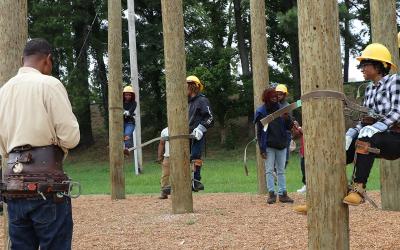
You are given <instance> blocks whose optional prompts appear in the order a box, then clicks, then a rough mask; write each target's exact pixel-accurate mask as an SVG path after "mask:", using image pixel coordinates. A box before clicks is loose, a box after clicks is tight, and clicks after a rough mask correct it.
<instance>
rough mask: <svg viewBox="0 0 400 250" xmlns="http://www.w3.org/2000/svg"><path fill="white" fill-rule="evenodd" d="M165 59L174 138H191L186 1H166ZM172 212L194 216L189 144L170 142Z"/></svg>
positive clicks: (178, 140)
mask: <svg viewBox="0 0 400 250" xmlns="http://www.w3.org/2000/svg"><path fill="white" fill-rule="evenodd" d="M161 7H162V22H163V35H164V56H165V70H166V81H167V87H166V92H167V115H168V132H169V135H170V136H173V135H180V134H187V133H188V131H189V126H188V124H189V121H188V101H187V100H188V99H187V98H188V97H187V84H186V57H185V42H184V31H183V6H182V0H162V1H161ZM170 166H171V178H172V182H171V188H172V212H173V213H174V214H181V213H191V212H193V198H192V188H191V172H190V171H191V169H190V168H189V141H188V139H187V138H182V139H176V140H171V141H170Z"/></svg>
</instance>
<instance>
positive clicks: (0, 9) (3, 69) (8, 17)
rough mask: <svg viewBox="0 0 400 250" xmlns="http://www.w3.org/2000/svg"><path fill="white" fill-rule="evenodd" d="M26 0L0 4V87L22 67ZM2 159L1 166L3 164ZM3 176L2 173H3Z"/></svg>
mask: <svg viewBox="0 0 400 250" xmlns="http://www.w3.org/2000/svg"><path fill="white" fill-rule="evenodd" d="M27 12H28V4H27V1H26V0H4V1H2V2H1V4H0V34H2V36H1V39H0V62H1V63H0V86H2V85H3V84H4V83H6V82H7V81H8V80H9V79H10V78H11V77H13V76H14V75H15V74H16V73H17V71H18V68H19V67H21V65H22V61H21V58H22V51H23V49H24V46H25V44H26V40H27V38H28V23H27ZM5 162H7V161H6V159H3V161H2V164H5ZM3 174H4V172H3ZM7 218H8V216H7V206H6V204H4V249H5V250H7V249H10V248H11V246H10V238H9V237H8V221H7Z"/></svg>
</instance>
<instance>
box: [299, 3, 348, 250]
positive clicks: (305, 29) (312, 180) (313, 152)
mask: <svg viewBox="0 0 400 250" xmlns="http://www.w3.org/2000/svg"><path fill="white" fill-rule="evenodd" d="M338 16H339V15H338V4H337V1H336V0H325V1H318V0H312V1H310V0H299V2H298V18H299V22H298V23H299V35H300V36H299V47H300V71H301V74H300V75H301V82H302V94H303V95H304V94H306V93H309V92H311V91H315V90H326V89H330V90H336V91H340V92H343V84H342V71H341V57H340V42H339V21H338ZM343 108H344V107H343V102H342V101H341V100H339V99H333V98H327V97H324V98H318V99H309V100H305V101H304V102H303V130H304V142H305V160H306V164H307V167H306V176H307V206H308V213H307V214H308V249H349V213H348V207H347V206H346V205H344V204H343V202H342V200H343V197H345V195H346V193H347V179H346V171H345V165H346V155H345V149H344V133H345V124H344V115H343ZM328 128H329V129H328ZM321 145H322V146H321Z"/></svg>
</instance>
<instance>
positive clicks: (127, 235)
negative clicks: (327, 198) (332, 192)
mask: <svg viewBox="0 0 400 250" xmlns="http://www.w3.org/2000/svg"><path fill="white" fill-rule="evenodd" d="M370 196H371V197H372V198H373V199H375V201H377V202H378V204H379V201H380V197H379V193H377V192H370ZM291 197H292V198H294V199H295V201H296V203H295V204H300V203H304V202H305V200H304V199H305V198H304V196H303V195H299V194H291ZM379 205H380V204H379ZM292 206H293V205H288V204H282V203H277V204H274V205H268V204H266V202H265V197H263V196H259V195H253V194H196V195H194V197H193V207H194V213H191V214H178V215H176V214H172V213H171V200H170V199H168V200H159V199H157V196H156V195H152V196H150V195H148V196H128V197H127V199H125V200H117V201H112V200H111V199H110V196H103V195H95V196H89V195H88V196H81V197H79V198H78V199H76V200H74V201H73V215H74V222H75V225H74V238H73V249H306V248H307V216H303V215H299V214H296V213H294V212H293V211H292ZM399 215H400V213H399V212H387V211H381V210H375V209H374V208H373V207H372V206H371V205H370V204H363V205H361V206H359V207H350V240H351V242H350V247H351V249H400V230H399V226H400V217H399ZM0 227H1V228H3V220H0ZM3 242H4V233H3V231H2V230H0V249H2V248H3V244H4V243H3Z"/></svg>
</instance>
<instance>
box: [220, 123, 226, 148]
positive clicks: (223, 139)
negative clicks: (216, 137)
mask: <svg viewBox="0 0 400 250" xmlns="http://www.w3.org/2000/svg"><path fill="white" fill-rule="evenodd" d="M225 143H226V126H225V125H224V126H221V128H220V144H221V145H225Z"/></svg>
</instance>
